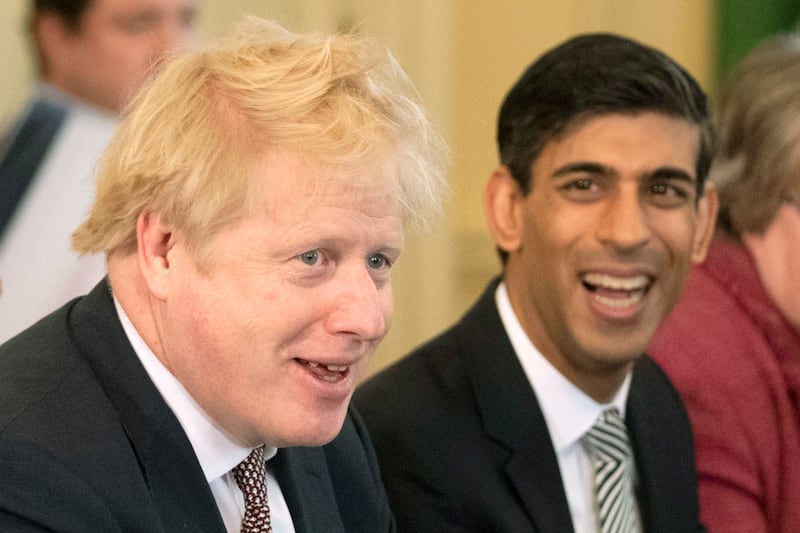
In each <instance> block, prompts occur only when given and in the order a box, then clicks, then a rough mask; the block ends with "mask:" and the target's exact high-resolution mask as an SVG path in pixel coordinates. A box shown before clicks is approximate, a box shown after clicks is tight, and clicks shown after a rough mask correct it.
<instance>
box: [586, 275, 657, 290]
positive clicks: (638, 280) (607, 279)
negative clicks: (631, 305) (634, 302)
mask: <svg viewBox="0 0 800 533" xmlns="http://www.w3.org/2000/svg"><path fill="white" fill-rule="evenodd" d="M583 280H584V281H585V282H586V283H589V284H590V285H594V286H597V287H603V288H606V289H614V290H623V291H636V290H640V289H644V288H645V287H646V286H647V276H644V275H642V276H634V277H632V278H618V277H614V276H609V275H606V274H586V275H585V276H584V277H583Z"/></svg>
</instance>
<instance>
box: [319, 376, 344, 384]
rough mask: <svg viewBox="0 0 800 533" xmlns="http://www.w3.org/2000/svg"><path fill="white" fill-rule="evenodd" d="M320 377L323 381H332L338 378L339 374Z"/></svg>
mask: <svg viewBox="0 0 800 533" xmlns="http://www.w3.org/2000/svg"><path fill="white" fill-rule="evenodd" d="M320 379H322V380H323V381H329V382H331V383H333V382H334V381H338V380H339V376H320Z"/></svg>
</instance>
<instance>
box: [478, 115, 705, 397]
mask: <svg viewBox="0 0 800 533" xmlns="http://www.w3.org/2000/svg"><path fill="white" fill-rule="evenodd" d="M699 138H700V131H699V127H698V126H697V125H695V124H692V123H690V122H688V121H685V120H682V119H676V118H672V117H669V116H666V115H662V114H659V113H643V114H640V115H636V116H627V115H617V114H612V115H604V116H600V117H597V118H593V119H590V120H588V121H587V122H585V123H583V124H581V125H579V126H578V127H577V128H575V129H574V130H572V131H569V132H568V133H567V134H566V135H565V136H563V137H562V138H560V139H558V140H554V141H550V142H549V143H548V144H546V145H545V146H544V148H543V150H542V152H541V154H540V155H539V157H538V159H537V160H536V161H535V162H534V164H533V167H532V170H531V172H532V177H531V180H532V181H531V190H530V192H529V193H528V194H527V195H522V194H521V192H520V191H519V189H518V187H517V185H516V184H515V182H514V181H513V179H512V178H511V177H510V176H508V175H507V172H505V171H504V170H503V169H502V168H501V169H500V170H498V171H497V172H496V173H495V174H494V176H493V177H492V181H491V182H490V186H489V190H488V193H489V194H488V195H487V199H488V204H487V206H488V211H489V216H490V224H491V225H492V227H493V233H494V234H495V238H496V240H497V242H498V244H499V245H500V247H501V248H503V249H505V250H506V251H508V252H509V253H510V257H509V260H508V263H507V264H506V277H505V279H506V283H507V285H508V288H509V295H510V299H511V303H512V305H513V307H514V310H515V312H516V314H517V316H518V317H519V319H520V321H521V323H522V325H523V328H524V329H525V331H526V333H527V334H528V336H529V337H530V339H531V340H532V341H533V343H534V345H535V346H536V347H537V349H539V351H540V352H541V353H542V354H543V355H544V356H545V357H546V358H547V359H548V360H549V361H550V362H551V363H552V364H553V365H554V366H555V367H556V368H557V369H558V370H559V371H560V372H561V373H562V374H564V375H565V376H566V377H567V378H568V379H570V380H571V381H573V382H574V383H575V384H576V385H578V386H579V387H580V388H582V389H583V390H584V391H585V392H587V393H589V394H590V395H592V396H594V397H596V399H606V398H603V397H604V396H605V394H606V392H613V391H614V390H616V387H617V386H618V385H619V383H620V382H621V379H622V377H624V375H625V373H626V372H627V369H628V368H629V365H630V362H631V361H633V360H634V359H636V358H638V357H639V356H640V354H641V353H642V352H643V350H644V348H645V346H646V345H647V343H648V341H649V340H650V337H651V336H652V335H653V333H654V332H655V330H656V328H657V326H658V325H659V323H660V322H661V320H662V319H663V318H664V317H665V316H666V314H667V313H668V312H669V311H670V310H671V309H672V307H673V305H674V304H675V302H676V301H677V299H678V297H679V294H680V291H681V290H682V287H683V284H684V281H685V278H686V275H687V272H688V270H689V267H690V265H691V263H692V262H693V261H700V260H702V259H703V257H704V255H705V251H706V246H707V241H708V239H709V238H710V235H711V230H712V229H713V216H714V214H715V205H716V204H715V197H714V195H713V192H712V193H707V194H705V195H704V196H703V198H702V199H700V201H699V204H697V203H696V192H695V191H696V181H697V177H696V174H695V167H696V160H697V155H698V150H699ZM709 197H713V198H712V199H711V200H709ZM604 376H609V379H608V380H606V381H604V379H603V377H604ZM603 383H607V386H606V387H603V386H602V384H603Z"/></svg>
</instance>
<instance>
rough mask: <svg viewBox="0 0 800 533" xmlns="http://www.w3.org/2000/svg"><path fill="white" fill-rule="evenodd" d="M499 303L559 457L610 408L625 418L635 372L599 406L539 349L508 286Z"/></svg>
mask: <svg viewBox="0 0 800 533" xmlns="http://www.w3.org/2000/svg"><path fill="white" fill-rule="evenodd" d="M495 302H496V304H497V310H498V312H499V314H500V320H501V321H502V322H503V327H504V328H505V330H506V334H507V335H508V338H509V340H510V341H511V345H512V346H513V348H514V351H515V352H516V354H517V358H518V359H519V361H520V364H521V365H522V368H523V370H524V372H525V375H526V377H527V378H528V381H529V382H530V384H531V387H532V388H533V390H534V392H535V394H536V398H537V400H538V402H539V407H540V408H541V410H542V414H543V415H544V418H545V422H546V423H547V427H548V429H549V431H550V438H551V439H552V441H553V447H554V449H555V451H556V452H557V453H558V452H561V451H562V450H564V449H565V448H567V447H569V446H572V445H573V444H575V443H576V442H577V441H578V440H580V438H581V437H582V436H583V435H584V433H586V432H587V431H588V430H589V428H591V427H592V425H593V424H594V422H595V420H597V417H598V416H599V415H600V414H601V413H602V412H603V411H605V410H607V409H609V408H610V407H616V408H617V409H618V410H619V412H620V415H621V416H622V418H623V419H624V418H625V405H626V403H627V399H628V392H629V390H630V384H631V372H628V374H627V375H626V376H625V380H624V381H623V383H622V386H621V387H620V388H619V390H617V393H616V394H615V395H614V398H613V399H612V400H611V401H610V402H609V403H605V404H601V403H598V402H596V401H595V400H594V399H592V398H591V397H590V396H588V395H587V394H586V393H584V392H583V391H582V390H580V389H579V388H578V387H576V386H575V385H574V384H573V383H572V382H571V381H569V380H568V379H567V378H566V377H564V375H563V374H561V373H560V372H559V371H558V370H556V368H555V367H554V366H553V365H552V364H550V362H549V361H548V360H547V359H546V358H545V357H544V356H543V355H542V354H541V352H539V350H538V349H536V347H535V346H534V345H533V343H532V342H531V340H530V339H529V338H528V336H527V335H526V334H525V331H524V330H523V329H522V325H521V324H520V322H519V320H518V319H517V316H516V314H515V313H514V310H513V308H512V307H511V301H510V300H509V297H508V291H507V289H506V285H505V283H502V282H501V283H500V284H499V285H498V287H497V290H496V292H495Z"/></svg>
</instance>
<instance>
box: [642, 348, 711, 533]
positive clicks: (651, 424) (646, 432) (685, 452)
mask: <svg viewBox="0 0 800 533" xmlns="http://www.w3.org/2000/svg"><path fill="white" fill-rule="evenodd" d="M668 387H669V385H668V383H667V382H666V378H665V377H664V376H663V375H661V374H660V371H659V370H658V369H657V367H656V365H655V363H654V362H653V361H652V360H650V359H649V358H647V357H646V356H645V357H643V358H642V359H640V360H639V361H637V362H636V366H635V367H634V374H633V381H632V383H631V390H630V395H629V397H628V407H627V413H626V423H627V425H628V430H629V432H630V434H631V444H632V446H633V452H634V455H635V457H636V467H637V470H638V473H639V480H640V481H639V483H640V486H639V490H638V500H639V506H640V509H641V512H642V520H643V523H644V526H645V527H644V529H645V530H646V531H691V530H694V529H696V528H697V524H698V519H697V508H696V501H697V500H696V492H697V482H696V477H695V474H694V472H695V470H694V463H693V462H691V461H686V459H687V458H692V457H693V447H692V441H691V438H690V430H689V427H688V420H686V419H685V417H683V416H682V413H681V412H680V411H676V405H680V404H679V402H678V400H677V398H676V397H675V396H674V395H673V394H674V391H671V390H670V389H669V388H668ZM676 459H678V460H676Z"/></svg>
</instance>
